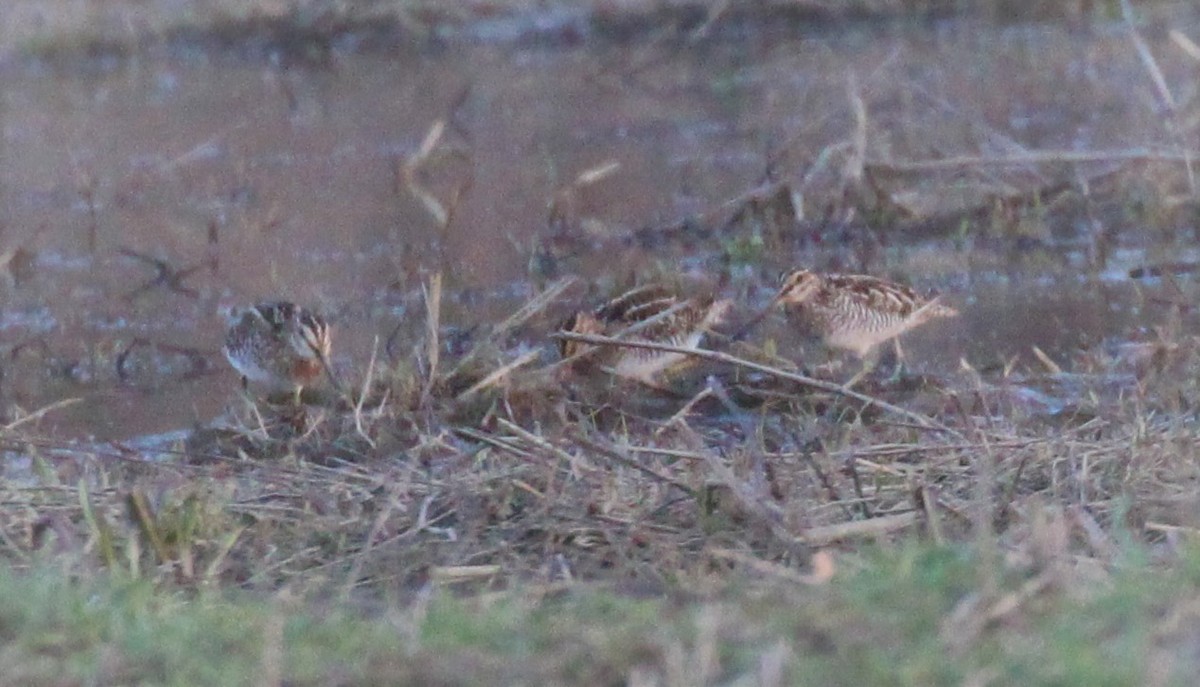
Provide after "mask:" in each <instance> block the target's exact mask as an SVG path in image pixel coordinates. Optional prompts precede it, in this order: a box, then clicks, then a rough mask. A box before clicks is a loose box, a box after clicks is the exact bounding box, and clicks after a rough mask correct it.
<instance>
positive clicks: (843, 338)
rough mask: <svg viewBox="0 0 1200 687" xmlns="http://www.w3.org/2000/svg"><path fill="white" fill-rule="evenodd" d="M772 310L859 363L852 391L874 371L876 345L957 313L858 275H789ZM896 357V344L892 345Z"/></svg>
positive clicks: (933, 300) (909, 291)
mask: <svg viewBox="0 0 1200 687" xmlns="http://www.w3.org/2000/svg"><path fill="white" fill-rule="evenodd" d="M771 306H772V307H775V306H783V307H784V308H785V310H786V312H787V313H788V315H789V317H790V318H792V319H793V320H794V321H796V322H797V323H798V324H800V326H801V327H803V328H804V329H805V330H806V331H808V332H810V333H812V334H814V335H816V336H817V337H819V338H820V339H821V340H822V341H823V342H824V343H825V345H826V346H829V347H830V348H837V349H842V350H846V351H850V352H851V353H853V354H854V355H855V356H856V357H858V358H859V359H860V360H862V361H863V369H862V371H860V372H859V373H858V374H857V375H855V376H854V377H853V378H852V379H851V380H850V381H849V382H847V383H846V385H847V386H852V385H853V384H854V383H855V382H857V381H859V380H860V379H861V378H862V377H863V376H864V375H866V374H867V373H869V372H870V371H871V369H872V368H873V367H874V364H875V358H874V356H873V355H872V353H873V352H874V351H875V348H876V347H877V346H879V345H880V344H882V343H884V342H886V341H889V340H894V339H896V338H897V337H899V336H900V335H901V334H903V333H905V332H907V331H909V330H911V329H913V328H915V327H918V326H920V325H922V324H924V323H926V322H928V321H929V320H932V319H936V318H941V317H954V316H956V315H958V311H957V310H955V309H954V308H951V307H948V306H945V305H942V304H941V303H939V302H938V299H937V298H936V297H934V298H926V297H925V296H922V295H921V294H919V293H917V292H916V291H915V290H913V289H911V288H909V287H907V286H904V285H902V284H897V283H895V282H890V281H886V280H884V279H878V278H876V277H871V276H867V275H861V274H819V273H816V272H812V271H810V270H795V271H792V272H788V273H787V274H785V275H784V276H783V278H782V279H781V284H780V288H779V292H778V294H776V296H775V298H774V300H772V301H771ZM896 346H897V352H899V344H898V343H897V344H896Z"/></svg>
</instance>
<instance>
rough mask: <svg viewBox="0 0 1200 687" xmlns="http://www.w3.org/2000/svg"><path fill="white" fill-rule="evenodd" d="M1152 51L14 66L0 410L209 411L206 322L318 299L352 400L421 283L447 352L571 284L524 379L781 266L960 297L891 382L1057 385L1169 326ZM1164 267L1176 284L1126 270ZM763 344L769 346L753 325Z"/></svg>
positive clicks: (1175, 76) (656, 47) (1021, 34)
mask: <svg viewBox="0 0 1200 687" xmlns="http://www.w3.org/2000/svg"><path fill="white" fill-rule="evenodd" d="M1180 35H1184V36H1186V35H1190V36H1192V37H1193V39H1196V37H1197V36H1200V13H1198V12H1196V10H1195V9H1194V8H1188V7H1181V8H1180V9H1179V10H1178V12H1177V13H1176V15H1174V16H1173V19H1172V21H1171V23H1170V25H1169V26H1157V25H1151V26H1147V27H1144V28H1143V30H1142V31H1141V33H1140V36H1141V37H1142V40H1144V42H1145V43H1144V44H1145V46H1146V48H1147V50H1148V51H1149V54H1150V55H1151V56H1152V57H1153V59H1152V60H1151V61H1149V62H1148V61H1147V59H1146V58H1145V56H1144V55H1142V54H1140V53H1139V48H1138V44H1137V42H1136V41H1134V40H1132V39H1131V37H1130V34H1129V32H1128V31H1127V30H1126V28H1125V27H1124V26H1123V25H1118V24H1114V25H1112V26H1105V25H1098V26H1093V27H1091V28H1088V29H1080V28H1073V27H1069V26H1063V25H1045V26H1042V25H1023V26H1003V25H992V24H978V23H973V22H967V21H947V22H944V23H932V22H931V23H927V24H922V25H917V26H910V27H907V28H904V29H897V28H880V27H862V26H858V27H851V28H846V29H844V30H838V31H823V32H820V33H818V32H814V33H813V35H810V36H795V35H793V36H786V37H779V36H773V37H758V38H755V37H747V36H741V37H737V38H736V39H729V38H726V39H723V40H693V41H689V40H683V39H678V38H670V39H664V40H657V41H655V40H651V41H647V42H645V43H644V44H640V45H638V46H635V47H631V46H627V45H621V46H605V45H602V44H595V43H582V44H580V45H579V46H577V47H563V46H559V47H555V48H551V49H536V48H527V47H508V46H497V45H481V44H464V45H455V46H453V47H451V48H446V49H441V50H419V51H418V50H412V51H407V50H401V51H396V52H395V53H394V54H387V55H383V54H360V53H356V52H354V51H352V50H346V51H345V52H335V53H334V54H331V55H325V56H322V57H321V59H317V60H311V61H307V62H305V61H300V62H289V61H287V60H282V61H268V62H267V63H260V62H253V61H237V60H231V59H228V58H221V57H218V56H213V55H207V54H203V53H188V52H184V51H177V52H175V53H172V54H170V55H167V56H163V57H156V58H153V59H149V58H136V57H135V58H130V59H127V60H121V61H115V62H97V63H95V64H90V63H83V64H78V65H75V66H74V67H72V68H64V67H63V66H62V65H54V66H49V65H47V64H39V63H36V62H34V61H18V62H12V63H10V64H8V65H7V66H6V67H5V68H4V71H3V73H2V76H0V78H2V80H3V85H4V88H3V90H2V92H0V121H2V122H3V137H2V139H0V146H2V149H3V152H4V160H5V162H6V164H4V165H3V166H2V167H0V199H2V200H3V204H2V206H0V208H2V209H0V260H2V261H3V273H2V274H0V276H2V277H3V280H2V282H0V291H2V292H3V299H2V301H0V354H2V355H3V359H2V362H0V368H2V370H3V377H2V378H0V402H2V408H3V416H4V420H5V422H6V423H7V422H18V421H23V419H24V420H26V421H27V424H24V425H23V426H24V427H25V428H26V429H32V428H36V429H37V430H38V431H39V432H40V433H44V434H47V435H51V436H55V437H59V438H87V437H94V438H98V439H128V438H131V437H136V436H139V435H144V434H149V433H158V432H165V431H169V430H173V429H179V428H187V427H191V426H194V425H197V424H204V423H206V422H208V421H209V420H211V419H212V418H213V417H215V416H217V415H218V414H220V413H221V412H222V409H224V408H225V407H226V406H228V405H229V404H230V403H231V402H234V401H236V400H237V387H238V385H237V380H236V377H235V374H234V373H233V371H232V370H231V369H229V368H228V366H227V365H226V364H225V361H224V360H223V358H222V356H221V354H220V350H219V349H220V344H221V340H222V336H223V323H222V321H221V320H220V318H219V317H218V307H219V305H220V304H221V303H223V302H225V303H228V302H252V301H256V300H260V299H281V298H282V299H289V300H293V301H296V302H299V303H303V304H307V305H311V306H313V307H315V308H317V309H318V310H320V311H321V312H323V313H325V314H326V315H327V316H328V317H329V319H330V320H331V322H332V323H333V324H334V326H335V328H336V331H335V340H336V346H335V354H334V360H333V362H334V364H335V366H336V367H337V368H338V369H339V370H340V371H341V373H342V374H343V375H345V376H347V377H348V378H349V379H355V378H356V376H357V377H361V375H362V374H363V370H364V369H365V368H366V365H367V361H368V360H369V359H370V357H371V352H372V348H373V346H375V345H378V346H379V347H380V350H381V355H384V358H385V359H387V360H389V361H390V362H391V363H392V364H395V363H397V362H399V361H404V360H406V359H407V358H409V357H411V356H410V352H411V351H413V350H415V349H416V347H418V346H419V345H420V342H421V340H422V338H423V336H424V326H425V325H424V305H423V296H422V285H423V284H424V283H425V282H426V280H427V279H428V277H429V276H430V275H431V274H432V273H433V272H435V271H437V270H439V269H444V270H445V275H446V302H445V303H444V312H443V315H442V323H443V332H444V335H445V336H446V337H447V339H448V340H452V339H453V338H454V336H453V335H454V334H455V333H456V332H466V333H469V332H470V331H472V329H473V328H474V327H475V326H476V325H478V324H480V323H489V322H495V321H498V320H500V319H503V318H504V317H505V316H506V315H508V314H509V313H511V312H512V311H513V310H514V309H516V308H517V307H519V306H520V305H521V304H522V303H524V302H525V301H526V300H528V299H529V298H530V297H531V296H533V295H534V294H535V293H537V292H538V290H540V289H541V288H543V287H544V286H545V285H546V284H547V283H549V282H550V281H551V280H553V279H557V278H560V277H564V276H568V275H576V276H578V277H579V279H580V281H579V284H578V285H577V287H576V288H574V289H573V290H571V291H568V295H567V297H566V298H564V299H563V301H562V302H561V303H558V304H556V305H555V306H553V307H552V308H550V309H548V310H547V312H546V314H545V316H544V317H542V318H539V319H538V320H537V321H536V322H535V323H534V325H536V326H531V327H529V328H527V329H528V330H527V331H523V332H522V336H523V337H525V340H526V341H527V343H528V345H533V346H545V347H546V360H547V362H549V361H550V360H552V359H553V353H551V347H550V345H549V343H548V342H547V341H546V340H545V339H544V338H543V337H542V336H541V334H542V333H548V332H550V331H551V330H552V329H553V327H554V325H555V323H556V321H557V318H559V317H561V316H562V315H563V314H564V313H566V312H567V311H568V310H569V309H571V308H572V307H577V306H578V305H580V304H581V303H587V302H593V301H595V300H596V299H599V298H603V297H604V296H606V295H608V294H610V293H612V292H613V291H614V290H617V289H619V288H622V287H625V286H628V285H630V284H633V283H636V282H643V281H648V280H652V279H656V278H658V279H667V280H669V281H673V282H680V281H682V282H683V283H686V284H695V285H698V286H699V287H703V288H710V289H717V290H719V291H720V292H721V293H722V294H723V295H725V296H728V297H732V298H734V299H735V300H736V301H737V302H738V303H740V304H741V307H742V308H743V309H744V310H745V311H747V312H749V311H753V310H754V309H757V308H759V307H761V306H762V305H764V304H765V303H766V301H767V300H768V298H769V297H770V293H771V289H772V288H773V286H774V279H775V275H777V274H778V273H779V272H780V271H781V270H782V269H784V268H787V267H793V266H811V267H814V268H817V269H829V270H843V271H855V272H860V271H861V272H869V273H873V274H879V275H887V276H891V277H895V278H898V279H901V280H903V281H906V282H909V283H912V284H914V285H916V286H918V287H919V288H921V289H929V290H936V291H938V292H940V293H942V294H943V295H944V298H945V300H946V302H948V303H951V304H953V305H955V306H956V307H957V308H959V309H960V310H961V311H962V313H963V315H962V317H961V318H959V319H958V320H956V321H954V322H952V323H946V324H940V325H938V326H937V327H930V328H929V329H928V331H921V332H918V333H915V334H914V335H913V336H912V337H909V338H908V339H906V349H907V350H908V352H909V355H910V358H911V359H912V360H913V363H914V366H916V367H917V368H919V369H923V370H928V371H932V372H933V373H935V374H941V375H951V374H955V373H956V372H957V371H958V370H959V369H960V361H967V362H968V363H970V364H971V365H973V366H975V367H978V368H986V367H989V366H1003V365H1005V364H1010V365H1011V364H1014V363H1013V361H1014V360H1016V361H1017V362H1016V363H1015V365H1016V367H1017V368H1018V369H1020V368H1021V367H1023V366H1030V365H1041V364H1042V363H1041V362H1039V361H1038V358H1037V357H1035V355H1034V354H1033V353H1032V351H1033V348H1034V347H1037V348H1038V349H1039V350H1040V351H1042V352H1044V353H1045V354H1046V355H1047V356H1049V357H1050V358H1051V359H1052V360H1053V361H1055V362H1057V363H1058V364H1059V365H1061V366H1063V367H1064V368H1066V369H1070V368H1071V366H1072V364H1073V363H1074V362H1075V361H1077V360H1080V359H1081V358H1082V357H1084V356H1086V355H1087V354H1088V352H1089V351H1094V350H1096V349H1099V348H1100V347H1101V346H1102V345H1104V344H1112V343H1114V342H1116V343H1120V342H1126V341H1149V340H1154V339H1155V336H1156V334H1155V333H1154V328H1156V327H1163V326H1168V325H1170V326H1176V324H1177V319H1178V318H1177V317H1176V315H1178V316H1179V317H1182V319H1183V322H1184V323H1185V325H1186V324H1188V323H1191V324H1194V314H1193V313H1192V312H1191V311H1190V308H1187V307H1184V308H1179V307H1175V306H1176V305H1179V304H1187V303H1190V302H1191V301H1192V300H1193V295H1194V292H1195V288H1194V286H1193V284H1192V281H1193V280H1192V278H1191V276H1190V270H1191V269H1192V268H1193V266H1194V265H1195V264H1196V263H1197V261H1200V251H1197V250H1196V226H1195V219H1196V217H1197V214H1196V211H1197V206H1196V204H1195V198H1196V195H1195V193H1194V192H1193V191H1194V189H1191V188H1190V187H1189V172H1188V163H1189V152H1188V151H1193V150H1195V148H1196V146H1195V128H1194V127H1195V115H1196V112H1197V109H1196V107H1195V102H1194V101H1195V98H1196V96H1197V93H1196V82H1195V79H1194V74H1195V70H1196V68H1197V66H1198V62H1197V55H1196V54H1191V53H1189V50H1188V44H1187V42H1186V41H1185V40H1181V38H1180ZM1193 47H1194V46H1193ZM1156 71H1160V72H1161V75H1162V83H1163V87H1161V88H1160V87H1158V86H1156V79H1155V77H1154V72H1156ZM1164 89H1165V90H1164ZM1168 97H1169V98H1171V99H1172V101H1173V102H1169V101H1168V100H1167V98H1168ZM439 123H440V124H439ZM439 126H443V127H444V128H442V129H441V131H442V134H441V136H440V137H439V138H437V140H436V146H432V148H431V149H428V150H422V144H423V142H425V141H426V140H427V139H428V140H429V141H430V142H431V143H432V142H434V141H433V139H432V138H430V132H431V130H433V129H435V127H439ZM426 153H428V154H426ZM418 158H419V159H420V164H416V161H417V160H418ZM868 195H870V200H869V202H868V201H867V200H864V198H866V197H867V196H868ZM452 198H457V201H453V200H451V199H452ZM439 208H441V209H447V208H449V209H452V211H453V217H452V219H451V221H450V222H449V226H448V228H447V229H446V230H445V231H442V230H441V229H440V228H439V224H438V222H437V221H436V219H435V214H436V212H435V211H437V210H438V209H439ZM864 209H869V210H871V211H872V214H868V213H867V212H866V211H865V210H864ZM1165 263H1170V264H1172V265H1175V267H1176V268H1177V269H1176V271H1177V272H1179V274H1178V276H1175V277H1172V278H1166V279H1164V278H1161V277H1156V276H1151V277H1149V278H1139V279H1131V278H1130V277H1129V274H1130V271H1131V270H1137V269H1139V268H1141V269H1144V268H1146V266H1154V265H1160V264H1165ZM539 328H540V329H539ZM759 336H761V337H762V338H778V339H781V340H782V341H783V342H784V343H785V344H786V341H787V340H788V337H789V336H791V334H790V333H788V332H787V331H786V330H785V328H784V327H783V325H782V323H781V322H780V321H771V322H769V323H768V325H767V326H766V327H765V328H764V329H763V330H761V332H760V333H759ZM385 344H388V345H387V346H386V349H387V353H386V354H385V353H383V352H382V351H383V349H384V348H385ZM783 350H784V351H785V352H786V350H787V348H786V345H784V346H783ZM72 399H77V400H76V401H74V402H71V403H70V404H67V403H68V402H70V401H71V400H72ZM53 404H66V405H63V406H62V407H55V408H53V409H51V410H49V411H48V412H46V413H45V414H44V415H43V416H41V417H38V418H28V417H27V416H28V414H29V413H34V412H37V411H38V410H39V409H42V408H45V407H46V406H51V405H53Z"/></svg>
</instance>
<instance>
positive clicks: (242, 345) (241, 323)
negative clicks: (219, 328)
mask: <svg viewBox="0 0 1200 687" xmlns="http://www.w3.org/2000/svg"><path fill="white" fill-rule="evenodd" d="M226 319H227V324H228V326H229V330H228V332H227V333H226V335H225V345H224V347H223V348H222V351H223V352H224V353H225V357H226V358H227V359H228V360H229V364H230V365H232V366H233V368H234V369H235V370H237V371H238V373H239V374H241V375H242V385H243V387H245V386H247V385H248V383H249V382H250V381H254V382H258V383H261V384H265V385H267V386H269V387H271V388H272V389H288V390H290V391H292V392H293V393H294V394H295V401H296V403H297V404H298V403H299V402H300V393H301V392H302V391H303V389H304V387H306V386H311V385H312V384H313V383H314V382H315V381H316V380H317V378H319V377H320V376H321V375H322V374H323V373H324V374H328V375H329V379H330V381H331V382H332V383H334V385H335V386H336V384H337V382H336V380H335V379H334V377H333V374H332V371H331V370H330V369H329V354H330V351H331V349H332V339H331V337H330V330H329V325H328V324H327V323H326V322H325V320H324V319H322V318H321V317H320V316H318V315H317V314H315V313H313V312H310V311H308V310H306V309H304V308H301V307H299V306H297V305H295V304H293V303H288V302H286V301H278V302H270V303H259V304H257V305H254V306H251V307H245V308H240V307H234V308H230V309H229V312H228V314H227V315H226Z"/></svg>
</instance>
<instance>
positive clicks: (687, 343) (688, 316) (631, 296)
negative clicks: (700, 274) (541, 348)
mask: <svg viewBox="0 0 1200 687" xmlns="http://www.w3.org/2000/svg"><path fill="white" fill-rule="evenodd" d="M730 305H731V303H730V301H728V300H720V301H717V300H714V299H713V298H712V297H711V296H706V297H697V298H680V297H679V296H678V295H676V294H674V293H672V292H670V291H669V290H667V289H665V288H663V287H661V286H657V285H649V286H640V287H637V288H634V289H632V290H630V291H627V292H625V293H624V294H621V295H620V296H618V297H617V298H614V299H613V300H611V301H609V302H607V303H605V304H604V305H602V306H600V307H599V308H596V309H595V310H593V311H591V312H588V311H580V312H577V313H575V314H574V315H571V316H570V317H569V318H567V321H566V322H564V323H563V325H562V327H561V330H562V331H565V332H572V333H575V334H592V335H600V336H611V337H614V338H621V339H625V340H629V341H645V342H652V343H659V344H665V345H669V346H677V347H679V348H689V349H695V348H698V347H699V345H700V340H701V339H702V338H703V337H704V334H705V333H706V332H707V331H708V330H709V329H710V328H712V327H713V326H715V325H717V324H719V323H720V322H721V321H723V320H724V318H725V315H726V314H727V313H728V311H729V308H730ZM597 348H601V349H603V350H597ZM559 353H561V354H562V357H563V359H564V360H570V359H576V360H584V359H586V360H588V361H590V362H592V363H595V364H599V365H600V366H601V367H603V368H607V369H608V370H609V371H611V372H612V373H613V374H615V375H618V376H621V377H627V378H630V379H636V380H639V381H642V382H646V383H648V384H653V383H654V380H655V378H656V377H657V376H658V375H659V374H661V373H662V372H664V371H666V370H668V369H670V368H672V367H675V366H676V365H678V364H680V363H682V362H684V361H685V360H686V359H687V355H685V354H683V353H672V352H664V351H652V350H647V349H641V348H623V347H619V346H604V347H598V346H594V345H591V344H586V343H582V342H579V341H570V340H566V339H560V340H559Z"/></svg>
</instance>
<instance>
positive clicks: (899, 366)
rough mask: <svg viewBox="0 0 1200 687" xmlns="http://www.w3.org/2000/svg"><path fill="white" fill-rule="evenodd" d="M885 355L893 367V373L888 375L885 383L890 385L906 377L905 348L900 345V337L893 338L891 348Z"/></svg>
mask: <svg viewBox="0 0 1200 687" xmlns="http://www.w3.org/2000/svg"><path fill="white" fill-rule="evenodd" d="M884 355H886V356H887V360H888V361H889V363H890V365H891V368H892V373H891V374H890V375H888V377H887V379H886V380H884V383H885V384H889V385H891V384H896V383H898V382H899V381H900V380H901V379H903V378H904V374H905V369H904V367H905V365H904V349H903V348H901V347H900V339H899V338H898V337H897V338H895V339H892V346H891V349H890V350H889V351H888V352H887V353H885V354H884Z"/></svg>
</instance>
